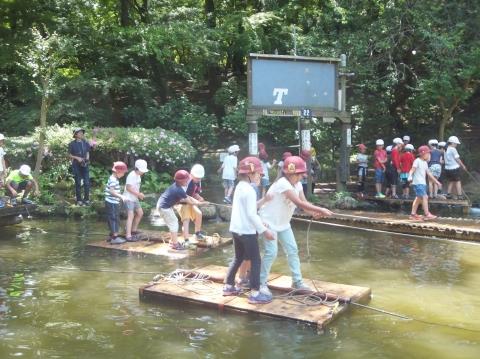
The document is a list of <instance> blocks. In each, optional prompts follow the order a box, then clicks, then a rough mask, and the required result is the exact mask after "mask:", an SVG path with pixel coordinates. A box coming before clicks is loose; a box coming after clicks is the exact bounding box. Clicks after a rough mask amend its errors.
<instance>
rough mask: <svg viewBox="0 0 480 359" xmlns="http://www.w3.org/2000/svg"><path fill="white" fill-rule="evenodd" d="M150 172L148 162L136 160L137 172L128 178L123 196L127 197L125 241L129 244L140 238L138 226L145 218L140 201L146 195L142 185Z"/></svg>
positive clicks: (131, 173)
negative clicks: (141, 190)
mask: <svg viewBox="0 0 480 359" xmlns="http://www.w3.org/2000/svg"><path fill="white" fill-rule="evenodd" d="M147 172H148V169H147V161H145V160H136V161H135V170H134V171H132V172H130V173H129V174H128V176H127V180H126V184H125V190H124V191H123V196H124V197H125V200H124V204H125V208H126V209H127V223H126V229H125V239H126V240H127V242H136V241H138V238H137V237H136V236H135V235H136V234H138V233H139V232H138V225H139V223H140V221H141V220H142V217H143V209H142V206H141V205H140V200H143V199H144V198H145V195H144V194H143V193H142V192H140V185H141V183H142V176H143V175H144V174H145V173H147Z"/></svg>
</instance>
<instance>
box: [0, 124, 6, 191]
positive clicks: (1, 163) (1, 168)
mask: <svg viewBox="0 0 480 359" xmlns="http://www.w3.org/2000/svg"><path fill="white" fill-rule="evenodd" d="M4 141H5V136H4V135H3V134H1V133H0V189H1V188H2V187H3V179H4V178H5V172H6V170H7V166H6V165H5V158H4V157H5V150H4V149H3V144H4Z"/></svg>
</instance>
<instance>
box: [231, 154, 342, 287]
mask: <svg viewBox="0 0 480 359" xmlns="http://www.w3.org/2000/svg"><path fill="white" fill-rule="evenodd" d="M306 173H307V165H306V163H305V161H304V160H303V159H302V158H300V157H298V156H290V157H288V158H286V159H285V161H284V164H283V174H284V176H283V177H281V178H280V179H278V180H277V181H275V183H273V184H272V186H271V187H270V189H269V190H268V192H267V196H268V197H271V199H270V200H269V201H268V202H266V204H264V205H263V207H261V208H260V211H259V214H260V218H261V219H262V221H263V223H265V224H266V225H267V227H268V228H269V229H270V230H272V231H273V234H274V236H275V239H274V240H273V241H270V240H264V241H263V244H264V249H265V253H264V256H263V259H262V268H261V272H260V288H261V292H262V293H267V294H268V293H270V291H269V290H268V287H267V279H268V275H269V273H270V269H271V267H272V264H273V261H274V260H275V258H276V257H277V251H278V241H279V242H280V244H281V245H282V247H283V250H284V252H285V254H286V255H287V260H288V266H289V267H290V271H291V272H292V287H293V288H295V289H301V290H306V291H307V290H308V291H309V290H310V288H309V287H308V286H306V285H305V283H304V282H303V278H302V272H301V269H300V258H299V257H298V247H297V242H296V241H295V236H294V235H293V231H292V227H291V225H290V220H291V219H292V215H293V212H294V210H295V208H296V207H300V208H302V209H303V210H305V211H306V212H308V213H310V214H312V215H313V217H314V218H318V217H323V216H330V215H332V214H333V213H332V212H331V211H329V210H328V209H326V208H322V207H317V206H315V205H313V204H311V203H310V202H308V201H307V200H306V198H305V195H304V194H303V189H302V184H301V180H302V178H303V177H304V176H305V175H306ZM232 215H233V214H232Z"/></svg>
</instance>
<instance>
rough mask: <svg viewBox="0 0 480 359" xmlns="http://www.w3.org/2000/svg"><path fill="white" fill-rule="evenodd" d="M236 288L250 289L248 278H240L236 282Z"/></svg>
mask: <svg viewBox="0 0 480 359" xmlns="http://www.w3.org/2000/svg"><path fill="white" fill-rule="evenodd" d="M237 285H238V287H240V288H245V289H250V279H248V278H241V279H240V280H239V281H238V282H237Z"/></svg>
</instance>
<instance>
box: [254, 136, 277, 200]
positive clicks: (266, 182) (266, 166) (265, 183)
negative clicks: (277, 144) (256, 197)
mask: <svg viewBox="0 0 480 359" xmlns="http://www.w3.org/2000/svg"><path fill="white" fill-rule="evenodd" d="M258 148H259V149H260V151H259V154H258V158H260V161H262V169H263V176H262V179H261V181H260V184H261V186H262V194H261V196H260V197H264V196H265V192H267V189H268V187H269V186H270V175H269V173H268V171H269V170H270V169H271V168H272V167H273V166H275V164H276V163H277V161H276V160H275V159H274V160H273V161H272V164H270V162H268V153H267V151H266V150H265V145H264V144H263V143H259V144H258Z"/></svg>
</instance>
